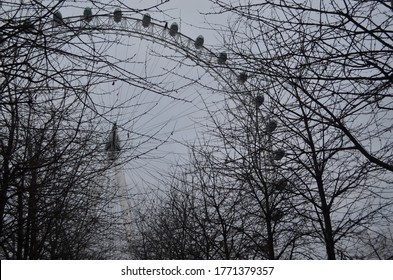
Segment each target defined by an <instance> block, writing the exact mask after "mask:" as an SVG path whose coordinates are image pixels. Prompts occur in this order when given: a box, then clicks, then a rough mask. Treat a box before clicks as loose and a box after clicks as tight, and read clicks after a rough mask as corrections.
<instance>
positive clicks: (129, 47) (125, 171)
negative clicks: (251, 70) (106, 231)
mask: <svg viewBox="0 0 393 280" xmlns="http://www.w3.org/2000/svg"><path fill="white" fill-rule="evenodd" d="M77 10H78V11H79V15H77V16H74V15H70V16H63V14H62V12H61V11H60V10H58V11H54V12H51V13H49V14H50V16H51V18H50V20H48V21H45V22H31V21H30V20H29V18H28V17H27V18H26V19H25V20H24V21H23V22H22V23H18V24H19V25H20V24H22V25H23V26H24V28H26V29H27V30H33V31H32V32H36V30H45V32H47V33H50V34H51V36H52V37H54V38H56V40H57V41H56V43H57V45H61V43H62V42H64V45H65V44H66V42H70V41H74V42H75V43H74V44H73V45H72V48H69V49H66V48H65V49H64V52H67V54H69V55H75V56H76V60H75V61H76V62H75V61H73V62H72V63H70V64H69V65H68V66H67V67H68V68H69V69H68V70H69V71H74V72H75V71H78V69H79V68H80V69H81V71H82V70H84V69H103V71H102V72H94V74H95V75H97V77H86V76H81V77H79V79H78V80H77V81H75V85H73V86H76V87H80V88H81V92H82V93H86V92H87V93H89V97H90V100H88V101H86V103H87V106H88V107H89V108H90V109H94V110H95V112H96V113H98V116H99V118H97V119H96V120H95V121H96V126H95V128H97V129H101V130H102V133H103V135H105V136H104V138H106V139H107V140H106V143H103V146H105V148H103V149H102V152H103V153H106V154H107V157H106V159H107V162H108V163H109V164H112V165H113V170H112V171H113V172H112V175H111V176H112V178H114V182H112V183H113V184H114V185H115V186H116V187H117V189H116V192H115V196H116V203H117V206H111V207H115V208H116V209H114V211H115V212H116V213H120V216H121V219H122V220H123V221H122V222H120V223H121V224H122V225H125V235H126V240H127V241H128V242H131V241H130V239H132V237H131V236H132V227H131V225H132V215H131V214H132V213H131V209H132V207H130V199H129V197H130V196H132V197H133V203H143V201H144V200H145V199H146V194H149V193H151V192H159V191H161V190H160V189H152V188H150V189H149V186H151V185H154V184H151V182H150V179H151V178H157V179H159V177H160V176H162V175H163V174H164V173H165V172H167V171H168V168H169V164H168V161H171V160H172V162H174V161H176V159H177V156H179V155H181V156H184V155H185V154H186V151H185V149H184V145H183V143H185V142H187V141H188V140H190V139H192V138H193V137H195V136H196V134H197V133H198V125H196V124H197V123H198V122H201V120H203V118H204V117H205V114H204V113H205V111H204V109H205V108H206V107H207V108H209V107H210V106H216V104H218V103H219V102H220V101H221V100H222V99H223V98H227V97H226V96H225V97H223V96H222V95H219V94H218V93H223V94H224V95H231V96H232V98H234V99H236V98H243V97H239V96H242V95H243V93H244V95H245V96H247V98H251V102H254V103H256V104H259V105H258V106H260V105H261V103H262V102H263V99H262V98H261V96H260V95H259V93H255V92H253V91H252V87H253V85H254V84H255V83H254V82H250V80H252V77H251V76H250V75H249V74H247V73H246V72H245V71H243V70H242V69H240V68H239V67H237V66H236V64H235V63H231V60H230V55H229V54H228V53H227V52H225V51H223V50H215V51H212V50H211V49H210V48H208V47H206V46H205V42H204V37H203V36H202V35H199V36H197V37H196V38H194V39H193V38H190V37H188V36H186V35H184V34H182V33H181V32H180V26H179V25H178V24H177V23H176V22H172V23H169V22H162V21H161V22H156V21H155V20H154V19H153V18H152V17H151V16H150V15H149V14H148V13H144V14H138V17H135V14H136V13H135V11H126V10H122V9H119V8H115V9H113V10H112V11H111V12H98V13H97V12H96V11H95V10H94V9H93V8H90V7H87V8H81V9H77ZM35 25H39V27H38V26H35ZM102 54H105V57H103V56H102ZM86 58H87V60H86ZM86 61H88V63H87V64H86ZM57 63H58V65H60V64H67V63H68V62H67V61H65V60H64V59H63V60H61V61H58V62H57ZM67 67H65V68H66V69H67ZM78 98H79V97H78ZM249 101H250V100H249ZM148 178H149V179H148ZM123 245H124V244H123ZM121 246H122V245H121Z"/></svg>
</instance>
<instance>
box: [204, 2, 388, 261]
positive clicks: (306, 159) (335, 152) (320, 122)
mask: <svg viewBox="0 0 393 280" xmlns="http://www.w3.org/2000/svg"><path fill="white" fill-rule="evenodd" d="M212 2H214V3H215V4H217V12H218V13H223V12H228V13H232V15H233V17H232V18H235V19H236V20H234V21H233V22H230V29H229V30H228V32H227V34H224V36H225V37H224V40H226V41H227V42H228V47H229V48H230V50H231V53H232V54H233V57H234V58H233V59H234V60H236V62H237V65H238V67H241V68H242V69H243V70H242V71H243V74H239V76H238V77H239V81H240V82H242V83H244V84H245V88H246V89H247V88H249V89H252V90H254V89H256V90H259V91H260V93H261V94H263V96H264V97H265V99H266V100H267V103H266V107H265V110H266V111H267V112H268V114H269V116H271V117H272V118H274V119H276V120H277V121H278V124H279V126H280V127H281V128H282V131H283V133H282V134H278V135H277V136H275V138H276V142H277V143H280V145H281V147H282V148H283V149H284V150H285V151H286V156H285V157H284V159H285V161H284V162H285V164H280V166H281V168H283V170H284V172H286V173H284V174H285V175H286V176H288V174H290V175H291V181H292V182H293V184H292V185H291V188H290V189H291V192H292V194H293V195H295V196H296V197H302V198H303V199H304V200H303V202H301V203H300V204H299V203H298V202H296V203H292V205H291V207H290V209H292V210H294V211H295V212H296V214H297V215H298V216H299V217H303V218H305V219H306V220H307V225H309V226H310V229H309V230H307V231H306V232H308V234H309V236H310V237H311V238H312V239H314V240H320V242H321V243H322V244H323V246H324V247H325V252H326V256H327V258H329V259H335V258H337V252H345V253H349V251H350V250H349V247H351V246H354V244H356V236H358V235H359V234H360V232H363V231H364V230H374V228H373V226H371V225H374V227H379V229H378V231H381V230H382V231H383V228H384V227H385V224H384V223H383V222H382V221H383V218H382V217H384V216H386V215H387V216H388V215H389V213H390V211H391V201H392V200H391V197H389V196H386V194H387V193H388V191H387V184H389V182H390V181H391V179H389V178H390V177H389V172H390V171H391V170H392V167H391V163H390V159H389V158H390V157H391V154H390V151H391V148H390V147H391V145H392V143H391V141H389V139H390V138H391V137H390V134H391V128H390V124H391V117H392V114H391V108H390V105H389V104H390V103H391V94H390V89H391V82H392V81H391V72H392V71H391V69H390V68H389V66H388V65H389V64H390V63H389V61H390V60H391V52H392V50H391V42H392V37H391V32H389V31H388V26H389V22H391V16H390V13H391V7H390V6H389V5H388V4H386V3H385V2H381V1H375V2H367V3H362V2H361V1H333V2H330V3H322V2H319V3H316V2H311V1H303V2H302V3H298V2H295V1H278V2H277V1H264V2H263V3H249V2H244V3H243V2H242V1H240V2H239V3H236V4H235V3H224V2H223V1H212ZM384 19H386V20H384ZM241 75H242V77H244V78H243V79H240V78H241ZM240 93H243V94H242V95H239V94H237V95H234V94H231V96H232V100H234V99H235V100H238V101H237V104H238V106H240V107H241V106H242V105H241V104H247V102H248V103H249V102H250V100H249V96H248V94H247V91H243V92H240ZM251 94H252V92H251ZM234 96H235V97H234ZM254 98H255V94H254ZM231 110H232V108H231ZM243 110H246V108H245V107H244V106H243ZM239 119H240V121H241V120H242V119H243V120H245V118H244V117H243V118H241V117H239V113H238V111H236V113H234V114H233V117H232V118H230V119H229V118H227V119H226V122H227V123H228V122H233V120H236V121H237V120H239ZM243 123H245V122H244V121H243ZM243 126H244V125H243ZM216 127H217V128H222V127H223V126H222V123H219V122H218V123H217V125H216ZM221 130H223V129H221ZM227 130H228V129H227ZM230 131H231V132H228V133H227V135H230V133H232V134H233V135H236V136H235V137H234V139H235V140H238V139H240V138H239V137H241V136H242V135H244V134H241V133H240V134H236V130H235V129H230ZM227 138H228V137H226V138H225V139H227ZM235 140H233V139H232V140H231V141H232V146H233V147H234V148H235V147H236V146H235V144H234V143H235ZM252 143H253V142H252V141H249V143H248V144H247V145H248V146H252ZM265 165H266V164H265ZM285 175H284V176H285ZM386 176H387V177H386ZM260 197H262V196H261V195H260ZM295 201H297V200H295ZM354 236H355V237H354ZM349 243H351V245H348V244H349ZM314 244H316V243H315V242H314ZM355 247H356V246H355ZM359 249H360V248H359V247H358V250H359ZM351 250H355V251H356V249H354V247H351ZM312 251H313V252H315V253H316V255H314V257H316V258H320V257H322V255H318V254H319V251H318V249H316V250H312ZM352 253H353V251H352ZM354 254H356V253H354ZM310 257H312V256H310Z"/></svg>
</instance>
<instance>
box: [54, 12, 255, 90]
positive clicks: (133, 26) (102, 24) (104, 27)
mask: <svg viewBox="0 0 393 280" xmlns="http://www.w3.org/2000/svg"><path fill="white" fill-rule="evenodd" d="M115 11H116V10H115ZM56 13H59V14H57V15H56ZM146 15H148V14H145V15H144V16H146ZM149 16H150V15H149ZM172 24H176V22H173V23H172ZM56 28H57V29H60V30H61V32H64V31H67V30H68V31H73V32H77V34H83V33H88V32H101V33H105V32H120V34H121V33H123V35H128V36H133V37H138V38H141V39H147V40H150V41H152V42H153V43H156V44H160V45H162V46H164V47H168V48H170V49H172V50H174V51H176V52H180V53H181V54H182V55H184V57H185V58H188V59H191V60H192V61H193V62H194V63H196V64H197V65H200V66H201V67H203V68H204V67H206V68H207V69H209V70H211V71H212V72H214V74H215V75H217V76H218V77H219V78H220V79H221V81H222V82H223V83H224V84H225V85H231V86H233V81H237V82H238V84H239V85H240V86H241V87H242V88H245V89H244V90H242V91H245V92H248V90H247V89H246V86H245V82H246V81H247V79H248V78H249V76H248V75H247V73H246V72H245V71H243V70H241V71H239V69H238V68H237V67H234V66H232V65H230V63H229V60H228V54H227V53H226V52H214V51H212V50H210V49H209V48H207V47H206V46H205V45H203V43H204V42H203V36H202V35H199V36H197V37H196V39H195V40H194V39H192V38H191V37H189V36H187V35H185V34H183V33H181V32H180V31H178V30H177V31H176V34H174V35H172V34H170V27H168V26H167V22H166V24H165V25H162V24H160V23H157V22H153V19H152V18H151V21H150V22H149V23H148V25H147V26H145V25H144V18H142V19H140V18H136V17H132V16H127V15H121V20H119V21H117V22H116V21H115V20H114V13H102V14H94V15H92V16H91V18H89V19H88V20H87V19H86V17H85V16H84V15H80V16H69V17H64V18H62V17H61V14H60V12H55V13H54V17H53V27H52V32H54V30H56ZM154 31H157V33H158V34H156V33H155V32H154ZM201 39H202V44H201ZM235 89H236V90H238V89H239V88H238V87H235Z"/></svg>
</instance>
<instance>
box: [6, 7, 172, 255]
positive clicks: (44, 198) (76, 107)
mask: <svg viewBox="0 0 393 280" xmlns="http://www.w3.org/2000/svg"><path fill="white" fill-rule="evenodd" d="M47 2H48V3H42V1H20V3H19V2H7V3H3V2H2V3H1V7H0V15H1V23H0V32H1V33H0V124H1V130H0V133H1V134H0V164H1V169H0V170H1V171H0V186H1V189H0V248H1V249H0V250H1V251H0V256H1V258H8V259H81V258H83V259H87V258H111V257H112V256H113V254H112V252H111V250H113V248H111V244H110V242H109V241H108V240H110V238H111V234H113V232H111V230H112V229H113V228H112V225H111V224H112V223H115V221H114V220H112V217H111V216H109V215H111V213H110V212H108V209H107V207H108V204H109V203H110V202H111V200H112V199H113V198H114V197H113V196H115V195H116V194H113V192H112V189H111V188H110V187H111V186H110V185H108V182H107V180H105V177H103V176H102V174H104V173H105V171H106V170H108V169H109V168H111V166H110V164H107V163H105V162H106V155H105V149H104V148H105V142H106V139H107V133H108V131H107V126H106V125H102V122H105V123H108V124H109V120H111V118H110V115H111V114H112V112H113V111H114V110H115V108H113V107H105V106H102V105H101V104H100V103H99V102H97V98H99V97H102V96H104V95H105V94H108V93H105V94H103V90H102V88H100V87H103V86H105V85H107V84H111V83H114V81H115V80H116V81H122V82H124V83H127V84H130V85H133V86H137V87H139V88H141V89H144V88H147V87H150V88H151V90H152V91H154V92H156V93H160V94H161V93H163V94H165V91H164V90H162V91H161V90H160V89H163V88H162V87H160V85H155V84H153V83H152V82H151V81H148V80H147V79H144V78H143V77H138V76H136V75H134V74H133V73H131V72H130V71H129V70H128V69H126V68H122V67H124V65H125V64H124V63H122V62H123V60H122V59H124V58H116V57H113V56H111V55H109V54H108V55H106V54H107V53H106V52H107V50H108V48H109V47H108V46H110V45H111V44H112V42H110V41H109V40H108V38H105V37H102V36H101V35H100V34H97V33H94V32H93V31H94V28H95V29H97V27H93V26H92V27H91V30H90V31H89V30H88V29H89V27H88V23H89V22H90V21H91V19H92V18H93V17H94V16H95V14H93V12H92V11H94V10H92V9H91V8H85V9H84V10H83V8H80V7H79V5H80V4H81V3H82V2H81V3H78V2H75V1H47ZM85 4H86V3H85V1H83V5H85ZM88 4H89V5H91V7H94V9H96V10H95V12H96V13H97V14H100V13H102V14H105V15H107V16H109V15H111V17H112V19H113V20H116V19H115V17H116V16H117V17H119V16H120V17H121V10H115V8H129V7H125V6H122V7H117V6H116V7H115V6H114V5H107V4H106V3H101V2H100V1H90V2H89V3H88ZM157 7H158V6H157V5H153V6H149V7H146V9H149V8H157ZM75 8H79V9H80V11H81V15H82V17H81V16H78V17H71V18H68V19H67V20H66V19H65V17H63V15H62V13H61V12H60V11H63V12H64V11H65V12H67V11H69V10H70V9H75ZM83 11H84V12H83ZM132 11H133V12H134V13H136V12H139V11H135V10H132ZM78 24H79V25H80V27H82V26H83V25H85V27H86V28H80V27H79V28H75V26H79V25H78ZM108 69H112V71H109V70H108ZM166 92H167V91H166ZM135 117H136V118H137V117H138V116H135ZM125 123H126V122H125ZM109 125H111V124H109ZM121 125H124V123H122V124H121ZM122 128H125V129H128V130H129V127H125V126H123V127H122ZM157 130H158V131H159V130H160V128H158V129H157ZM129 131H130V130H129ZM156 133H157V132H156V131H152V134H151V135H147V136H146V137H145V138H146V139H153V138H154V137H155V134H156ZM146 141H148V140H141V141H140V142H139V144H138V145H139V146H138V145H136V144H135V143H134V150H131V148H130V145H126V144H124V145H122V148H124V150H126V151H127V150H128V152H127V153H123V157H122V159H123V160H127V159H130V158H135V157H137V156H138V155H144V154H147V153H149V151H150V150H152V149H154V148H155V147H157V145H155V146H154V147H149V148H147V149H141V150H139V151H138V152H136V149H138V147H140V145H142V144H143V143H146ZM158 145H159V144H158ZM111 194H112V196H111Z"/></svg>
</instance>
